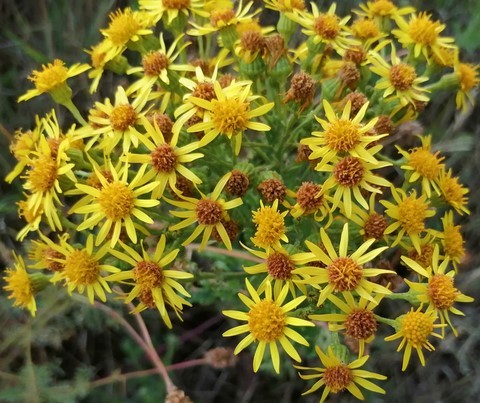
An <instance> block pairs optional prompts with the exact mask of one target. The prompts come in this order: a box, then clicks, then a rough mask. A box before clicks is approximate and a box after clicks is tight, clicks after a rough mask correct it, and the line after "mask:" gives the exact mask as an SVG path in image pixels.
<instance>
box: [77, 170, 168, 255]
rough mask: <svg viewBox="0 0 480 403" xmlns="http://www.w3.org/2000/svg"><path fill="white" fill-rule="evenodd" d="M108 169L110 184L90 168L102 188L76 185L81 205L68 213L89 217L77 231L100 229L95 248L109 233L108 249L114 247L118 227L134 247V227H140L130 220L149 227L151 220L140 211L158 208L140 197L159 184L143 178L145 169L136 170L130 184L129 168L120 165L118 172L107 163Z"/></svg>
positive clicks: (153, 201)
mask: <svg viewBox="0 0 480 403" xmlns="http://www.w3.org/2000/svg"><path fill="white" fill-rule="evenodd" d="M108 165H109V172H110V173H111V175H112V178H113V180H112V181H109V180H108V179H107V178H106V177H105V176H104V175H103V174H102V173H101V172H100V171H99V170H98V168H97V167H95V166H94V170H95V173H96V175H97V177H98V179H99V180H100V183H101V184H102V188H101V189H98V188H97V187H95V186H91V185H86V184H77V188H78V189H79V190H80V191H82V192H83V193H85V196H84V200H85V203H79V205H77V206H74V207H73V208H72V209H71V211H70V213H75V214H84V215H88V216H89V217H88V218H86V219H85V220H84V221H83V222H82V223H81V224H80V225H79V226H78V227H77V230H78V231H82V230H84V229H87V228H91V227H93V226H100V225H101V227H100V230H99V232H98V234H97V236H96V241H95V244H96V245H100V244H101V243H102V242H103V241H104V240H105V238H106V237H107V235H109V233H110V230H111V229H113V232H112V234H111V235H112V238H111V240H110V245H111V246H112V247H114V246H115V245H116V243H117V242H118V240H119V238H120V233H121V231H122V227H124V228H125V230H126V232H127V235H128V237H129V239H130V240H131V241H132V242H133V243H137V227H139V228H142V227H141V226H139V224H136V223H135V222H134V218H137V219H138V220H140V221H142V222H144V223H147V224H152V223H153V219H152V218H151V217H149V216H148V215H147V214H146V213H145V212H144V211H143V209H144V208H151V207H154V206H157V205H159V204H160V201H158V200H154V199H144V198H141V196H142V195H145V194H148V193H151V192H152V191H153V189H155V188H156V187H157V186H158V185H159V183H158V182H157V181H153V180H152V175H151V174H150V175H145V169H146V166H145V165H144V166H142V167H141V168H140V169H139V170H138V172H137V174H136V175H135V177H134V178H133V179H132V180H129V179H128V167H129V164H124V165H122V166H121V167H120V168H118V169H116V168H115V167H114V166H113V165H112V163H111V162H109V163H108ZM102 223H103V224H102Z"/></svg>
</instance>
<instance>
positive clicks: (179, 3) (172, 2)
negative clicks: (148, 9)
mask: <svg viewBox="0 0 480 403" xmlns="http://www.w3.org/2000/svg"><path fill="white" fill-rule="evenodd" d="M162 4H163V6H164V7H165V8H167V9H170V10H185V9H188V7H190V0H162Z"/></svg>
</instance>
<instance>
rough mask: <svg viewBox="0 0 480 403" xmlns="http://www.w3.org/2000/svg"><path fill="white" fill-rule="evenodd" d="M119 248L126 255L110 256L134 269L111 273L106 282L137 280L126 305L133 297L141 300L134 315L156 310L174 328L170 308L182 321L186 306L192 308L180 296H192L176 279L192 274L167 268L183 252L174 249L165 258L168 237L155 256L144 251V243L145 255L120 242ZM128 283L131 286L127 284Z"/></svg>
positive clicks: (160, 240)
mask: <svg viewBox="0 0 480 403" xmlns="http://www.w3.org/2000/svg"><path fill="white" fill-rule="evenodd" d="M120 245H121V246H122V248H123V249H124V251H125V252H126V253H124V252H120V251H117V250H112V251H111V254H112V255H113V256H115V257H117V258H118V259H121V260H123V261H124V262H127V263H128V264H129V265H131V266H133V268H132V269H130V270H124V271H121V272H119V273H115V274H112V275H110V276H109V277H108V278H107V280H109V281H118V282H122V283H123V282H124V281H125V280H134V283H133V284H132V285H133V286H134V287H133V288H132V289H131V290H130V292H129V293H128V295H127V296H126V297H125V303H127V304H128V303H130V302H131V301H132V300H133V299H134V298H138V299H139V300H140V304H139V305H138V306H137V307H136V308H135V309H134V310H133V311H132V312H141V311H143V310H145V309H147V308H155V307H156V308H157V309H158V312H159V313H160V316H161V317H162V319H163V321H164V322H165V324H166V325H167V327H168V328H169V329H171V328H172V322H171V320H170V317H169V316H168V312H167V305H168V306H170V307H172V308H173V310H174V311H175V313H176V314H177V316H178V317H179V318H180V313H181V312H182V309H183V306H184V305H186V306H191V304H190V302H188V301H186V300H185V299H184V298H183V297H181V296H180V295H178V294H181V295H183V296H185V297H190V294H189V293H188V292H187V291H186V290H185V288H183V286H182V285H181V284H180V283H179V282H178V281H177V280H185V279H191V278H193V275H192V274H190V273H185V272H182V271H179V270H171V269H166V267H167V266H168V265H169V264H170V263H172V262H173V261H174V260H175V258H176V257H177V255H178V252H179V251H180V250H179V249H174V250H172V251H170V252H169V253H167V254H165V255H164V252H165V245H166V238H165V235H162V236H161V237H160V239H159V241H158V243H157V245H156V247H155V252H154V253H153V255H152V254H149V253H148V252H146V251H145V249H144V247H143V244H142V254H139V253H138V252H136V251H135V250H134V249H133V248H131V247H130V246H128V245H126V244H124V243H123V242H122V241H120ZM127 284H130V283H128V282H127ZM177 293H178V294H177ZM180 319H181V318H180Z"/></svg>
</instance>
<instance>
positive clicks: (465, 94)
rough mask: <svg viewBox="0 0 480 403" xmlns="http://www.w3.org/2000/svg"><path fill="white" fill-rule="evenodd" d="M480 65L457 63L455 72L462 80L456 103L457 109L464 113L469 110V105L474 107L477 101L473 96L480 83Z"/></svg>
mask: <svg viewBox="0 0 480 403" xmlns="http://www.w3.org/2000/svg"><path fill="white" fill-rule="evenodd" d="M479 67H480V66H479V65H475V64H471V63H460V62H459V63H455V64H454V72H455V74H456V75H457V77H458V79H459V80H460V88H459V89H458V91H457V95H456V96H455V103H456V105H457V109H461V110H462V111H463V112H465V111H466V110H467V107H468V104H469V103H470V105H474V104H475V100H474V98H473V96H472V90H473V89H474V88H475V87H476V86H478V83H480V78H479V77H478V69H479Z"/></svg>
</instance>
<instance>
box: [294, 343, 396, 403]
mask: <svg viewBox="0 0 480 403" xmlns="http://www.w3.org/2000/svg"><path fill="white" fill-rule="evenodd" d="M315 351H316V352H317V355H318V357H319V358H320V361H321V362H322V364H323V366H324V368H319V367H313V368H312V367H301V366H297V365H294V367H295V368H297V369H302V370H307V371H313V372H314V373H313V374H301V373H299V376H300V378H302V379H316V378H320V379H319V380H318V381H317V382H315V383H314V384H313V386H312V387H311V388H310V389H309V390H307V391H306V392H303V393H302V395H306V394H308V393H312V392H315V391H316V390H318V389H320V388H321V387H322V386H325V389H324V390H323V393H322V397H321V398H320V403H323V402H324V401H325V399H326V398H327V396H328V395H329V393H330V392H332V393H335V394H337V393H338V392H342V391H344V390H345V389H346V390H348V391H349V392H350V393H351V394H352V395H353V396H355V397H356V398H357V399H359V400H365V397H364V396H363V393H362V392H361V390H360V389H359V387H358V386H357V384H358V385H360V386H362V387H363V388H365V389H367V390H371V391H372V392H376V393H381V394H385V391H384V390H383V389H382V388H381V387H379V386H377V385H375V384H374V383H373V382H370V381H368V380H367V379H366V378H371V379H379V380H385V379H387V377H386V376H384V375H380V374H376V373H375V372H370V371H365V370H363V369H360V367H362V366H363V365H364V364H365V363H366V362H367V360H368V358H369V356H368V355H365V356H363V357H361V358H358V359H357V360H355V361H352V362H351V363H350V364H345V363H344V362H342V361H341V360H340V359H339V358H338V357H337V356H336V355H335V353H334V352H333V349H332V347H331V346H329V347H328V350H327V354H325V353H324V352H323V351H322V349H321V348H320V347H318V346H315Z"/></svg>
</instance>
